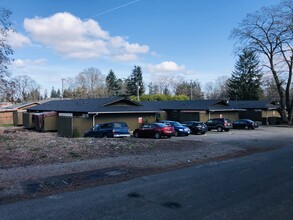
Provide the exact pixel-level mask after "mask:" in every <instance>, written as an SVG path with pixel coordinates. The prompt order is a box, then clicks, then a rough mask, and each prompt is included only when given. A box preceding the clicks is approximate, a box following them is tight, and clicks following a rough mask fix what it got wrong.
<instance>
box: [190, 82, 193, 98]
mask: <svg viewBox="0 0 293 220" xmlns="http://www.w3.org/2000/svg"><path fill="white" fill-rule="evenodd" d="M192 99H193V97H192V80H190V100H192Z"/></svg>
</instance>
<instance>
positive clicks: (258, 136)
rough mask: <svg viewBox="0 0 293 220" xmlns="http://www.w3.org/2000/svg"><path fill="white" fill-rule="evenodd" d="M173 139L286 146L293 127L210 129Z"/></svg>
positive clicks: (236, 144) (290, 140)
mask: <svg viewBox="0 0 293 220" xmlns="http://www.w3.org/2000/svg"><path fill="white" fill-rule="evenodd" d="M171 140H172V141H180V140H192V141H201V142H206V143H218V144H219V145H221V144H225V145H234V146H237V147H241V146H243V147H247V146H251V147H284V146H286V145H288V144H292V143H293V127H288V126H260V127H259V128H257V129H254V130H250V129H249V130H245V129H231V130H230V131H228V132H217V131H216V130H212V131H208V132H207V133H206V134H204V135H194V134H192V135H189V136H187V137H173V138H171Z"/></svg>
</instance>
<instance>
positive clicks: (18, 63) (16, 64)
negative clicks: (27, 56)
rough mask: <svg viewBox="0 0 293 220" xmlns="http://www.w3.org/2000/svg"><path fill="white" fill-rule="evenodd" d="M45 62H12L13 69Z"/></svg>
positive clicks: (44, 60)
mask: <svg viewBox="0 0 293 220" xmlns="http://www.w3.org/2000/svg"><path fill="white" fill-rule="evenodd" d="M45 62H46V59H43V58H42V59H37V60H21V59H16V60H14V61H13V62H12V65H13V67H15V68H23V67H27V66H33V65H39V64H43V63H45Z"/></svg>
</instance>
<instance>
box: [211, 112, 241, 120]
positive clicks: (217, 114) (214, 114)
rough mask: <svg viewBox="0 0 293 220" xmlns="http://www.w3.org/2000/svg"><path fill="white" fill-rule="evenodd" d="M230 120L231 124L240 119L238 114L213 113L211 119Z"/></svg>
mask: <svg viewBox="0 0 293 220" xmlns="http://www.w3.org/2000/svg"><path fill="white" fill-rule="evenodd" d="M221 117H222V118H229V119H230V120H231V122H233V121H236V120H237V119H239V114H238V112H211V113H210V118H221Z"/></svg>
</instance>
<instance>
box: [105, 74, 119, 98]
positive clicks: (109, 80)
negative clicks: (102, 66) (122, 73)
mask: <svg viewBox="0 0 293 220" xmlns="http://www.w3.org/2000/svg"><path fill="white" fill-rule="evenodd" d="M119 82H120V80H119V79H117V77H116V75H115V73H114V72H113V70H110V71H109V73H108V75H107V77H106V86H107V91H108V94H109V96H117V95H118V94H119V90H121V83H119Z"/></svg>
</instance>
